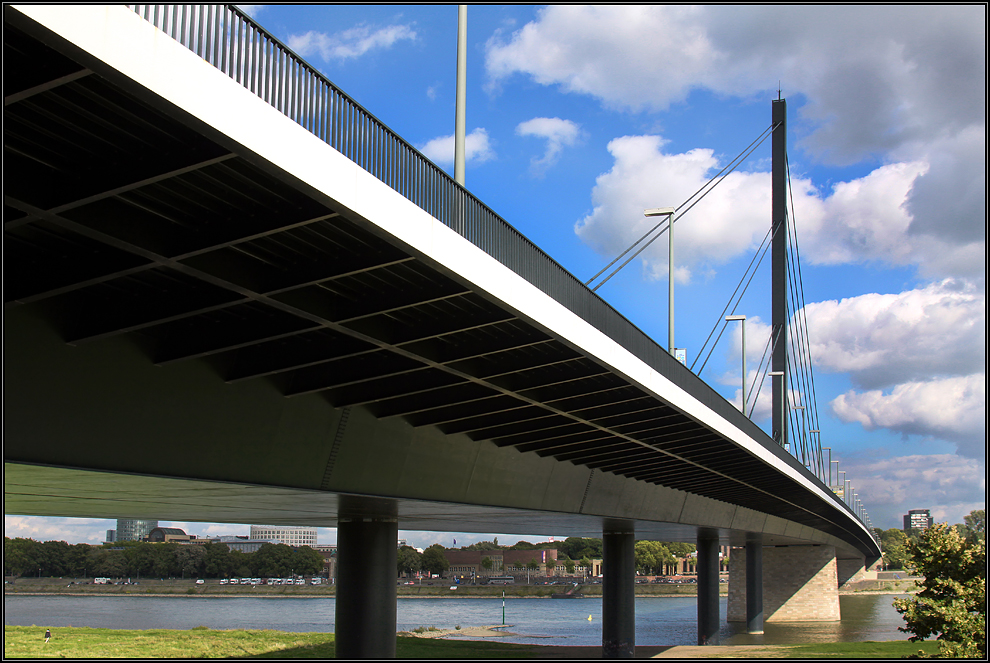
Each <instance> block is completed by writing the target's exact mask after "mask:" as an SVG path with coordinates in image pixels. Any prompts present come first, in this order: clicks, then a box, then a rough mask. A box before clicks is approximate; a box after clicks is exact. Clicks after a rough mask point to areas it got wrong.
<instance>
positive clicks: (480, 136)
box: [419, 127, 495, 166]
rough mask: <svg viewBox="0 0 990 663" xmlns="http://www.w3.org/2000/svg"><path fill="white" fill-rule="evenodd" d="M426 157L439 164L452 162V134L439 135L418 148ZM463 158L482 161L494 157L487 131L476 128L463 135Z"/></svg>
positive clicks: (469, 160)
mask: <svg viewBox="0 0 990 663" xmlns="http://www.w3.org/2000/svg"><path fill="white" fill-rule="evenodd" d="M419 151H420V152H422V153H423V154H424V155H425V156H426V158H428V159H430V160H431V161H433V162H434V163H436V164H439V165H441V166H448V165H451V164H453V163H454V135H453V134H451V135H449V136H440V137H438V138H434V139H433V140H431V141H429V142H427V143H426V144H425V145H422V146H421V147H420V148H419ZM464 158H465V160H466V161H467V163H471V162H474V163H482V162H485V161H488V160H490V159H494V158H495V151H494V150H493V149H492V147H491V144H490V141H489V139H488V132H487V131H486V130H485V129H483V128H480V127H479V128H478V129H475V130H474V131H472V132H471V133H469V134H467V135H466V136H465V137H464Z"/></svg>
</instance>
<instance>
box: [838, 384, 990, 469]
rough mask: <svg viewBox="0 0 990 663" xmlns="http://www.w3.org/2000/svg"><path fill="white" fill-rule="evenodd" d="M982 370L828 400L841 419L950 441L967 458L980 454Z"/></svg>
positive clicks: (982, 441) (982, 437) (983, 454)
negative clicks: (889, 390) (961, 375)
mask: <svg viewBox="0 0 990 663" xmlns="http://www.w3.org/2000/svg"><path fill="white" fill-rule="evenodd" d="M986 396H987V391H986V374H985V373H976V374H973V375H966V376H963V377H953V378H942V379H936V380H928V381H924V382H907V383H903V384H899V385H897V386H896V387H894V389H893V390H892V391H891V392H889V393H884V392H882V391H880V390H871V391H867V392H855V391H849V392H846V393H845V394H842V395H841V396H839V397H837V398H836V399H834V400H833V401H832V403H831V405H832V410H833V411H834V412H835V414H836V416H837V417H839V419H840V420H842V421H844V422H847V423H848V422H853V421H855V422H859V423H860V424H862V425H863V427H864V428H866V429H867V430H873V429H876V428H886V429H888V430H892V431H894V432H897V433H901V434H902V435H920V436H922V437H931V438H938V439H943V440H946V441H949V442H954V443H955V444H956V447H957V449H958V451H959V454H960V455H962V456H965V457H967V458H980V459H985V457H986Z"/></svg>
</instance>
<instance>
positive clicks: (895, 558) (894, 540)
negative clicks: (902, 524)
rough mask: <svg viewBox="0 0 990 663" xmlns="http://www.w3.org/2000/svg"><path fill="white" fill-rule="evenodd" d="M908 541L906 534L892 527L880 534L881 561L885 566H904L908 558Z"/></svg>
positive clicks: (889, 567) (894, 567)
mask: <svg viewBox="0 0 990 663" xmlns="http://www.w3.org/2000/svg"><path fill="white" fill-rule="evenodd" d="M908 541H909V539H908V537H907V534H905V533H904V532H903V531H901V530H899V529H896V528H893V527H892V528H890V529H888V530H887V531H885V532H884V533H883V534H881V535H880V548H881V549H882V550H883V563H884V565H885V566H886V568H888V569H903V568H904V565H905V564H907V562H908V560H909V556H908V551H907V544H908Z"/></svg>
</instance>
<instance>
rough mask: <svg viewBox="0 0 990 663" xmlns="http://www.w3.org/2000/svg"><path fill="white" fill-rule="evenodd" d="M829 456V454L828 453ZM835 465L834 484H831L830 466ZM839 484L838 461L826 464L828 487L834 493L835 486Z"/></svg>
mask: <svg viewBox="0 0 990 663" xmlns="http://www.w3.org/2000/svg"><path fill="white" fill-rule="evenodd" d="M829 453H830V454H831V452H829ZM833 463H834V464H835V483H832V465H833ZM838 483H839V461H837V460H833V461H831V462H830V463H829V464H828V485H829V488H831V489H832V492H833V493H834V492H835V486H836V485H838Z"/></svg>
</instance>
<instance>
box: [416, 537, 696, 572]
mask: <svg viewBox="0 0 990 663" xmlns="http://www.w3.org/2000/svg"><path fill="white" fill-rule="evenodd" d="M544 549H556V550H557V564H559V565H563V566H564V569H565V570H566V572H567V573H568V574H572V573H574V571H575V570H576V569H577V568H584V569H591V564H592V562H591V560H593V559H602V557H603V555H604V553H603V551H602V540H601V539H596V538H585V537H577V536H571V537H567V538H566V539H565V540H563V541H559V542H555V543H551V542H545V543H539V544H536V543H530V542H529V541H518V542H517V543H515V544H513V545H511V546H501V545H499V543H498V538H497V537H496V538H495V539H493V540H492V541H479V542H477V543H472V544H471V545H468V546H461V548H460V550H476V551H479V552H481V553H484V552H486V551H497V550H544ZM445 550H447V548H445V547H444V546H442V545H440V544H438V543H435V544H433V545H432V546H430V547H429V548H427V549H426V550H424V551H423V552H422V553H420V552H418V551H417V550H416V549H415V548H413V547H412V546H402V547H401V548H399V551H398V560H397V567H398V568H397V570H398V572H399V575H402V574H406V573H416V572H418V571H426V572H429V573H435V574H443V573H444V572H445V571H446V570H447V569H448V568H450V564H449V563H448V562H447V558H446V556H445V555H444V551H445ZM695 550H696V547H695V546H694V545H693V544H690V543H680V542H659V541H637V542H636V550H635V554H636V568H637V569H638V570H640V571H642V572H644V573H647V574H653V573H656V574H663V572H664V567H665V566H670V565H673V564H676V563H677V562H678V560H681V559H686V558H687V557H689V556H690V555H691V553H693V552H694V551H695ZM486 563H487V564H486ZM481 565H482V567H483V568H484V569H485V570H488V571H490V570H492V566H493V563H492V561H491V558H489V557H484V556H482V560H481ZM539 567H540V565H539V563H537V562H535V561H531V562H529V563H528V564H526V565H522V564H521V563H516V566H514V567H511V568H512V569H514V570H516V571H522V570H524V569H526V568H528V569H529V570H530V571H537V570H538V569H539ZM505 570H506V571H508V570H509V569H505ZM551 570H552V569H551Z"/></svg>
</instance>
